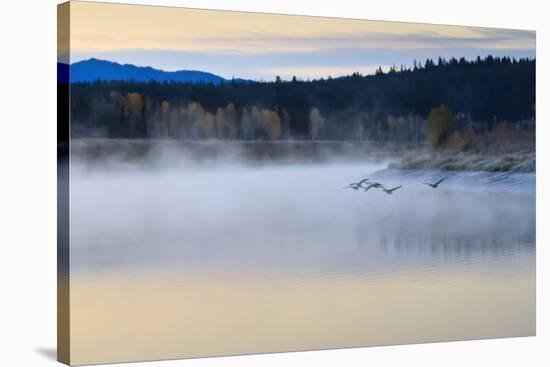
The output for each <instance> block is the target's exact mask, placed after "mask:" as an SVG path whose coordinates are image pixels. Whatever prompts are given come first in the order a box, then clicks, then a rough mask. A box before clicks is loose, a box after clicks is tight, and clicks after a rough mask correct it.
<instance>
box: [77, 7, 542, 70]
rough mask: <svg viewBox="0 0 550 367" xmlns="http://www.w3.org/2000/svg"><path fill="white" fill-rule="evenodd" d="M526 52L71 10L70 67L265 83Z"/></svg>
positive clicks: (512, 46) (404, 33)
mask: <svg viewBox="0 0 550 367" xmlns="http://www.w3.org/2000/svg"><path fill="white" fill-rule="evenodd" d="M534 51H535V33H534V32H532V31H517V30H505V29H488V28H474V27H460V26H442V25H431V24H415V23H398V22H382V21H368V20H355V19H339V18H321V17H309V16H291V15H275V14H260V13H244V12H230V11H215V10H196V9H187V8H172V7H158V6H143V5H123V4H108V3H93V2H81V1H73V2H71V62H75V61H78V60H82V59H86V58H89V57H97V58H102V59H108V60H112V61H117V62H124V63H132V64H136V65H148V66H153V67H156V68H160V69H165V70H175V69H197V70H205V71H210V72H213V73H217V74H220V75H222V76H225V77H230V76H239V77H246V78H255V79H260V78H266V79H270V78H272V77H274V75H279V74H280V75H284V76H285V77H289V76H290V75H296V74H298V76H300V77H304V78H307V77H321V76H328V75H330V74H331V73H332V74H334V73H335V72H337V73H339V74H346V73H350V72H354V71H360V72H363V73H368V72H372V70H374V69H375V68H376V67H378V66H383V67H386V66H388V65H400V64H403V65H411V64H412V62H413V60H415V59H416V60H425V59H426V58H427V57H438V56H443V57H451V56H455V57H460V56H465V57H467V58H473V57H476V56H478V55H480V56H486V55H487V54H488V53H491V54H494V55H508V56H512V57H534ZM293 69H295V70H296V71H293ZM275 73H278V74H275Z"/></svg>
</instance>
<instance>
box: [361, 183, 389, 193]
mask: <svg viewBox="0 0 550 367" xmlns="http://www.w3.org/2000/svg"><path fill="white" fill-rule="evenodd" d="M372 188H381V189H382V190H384V189H385V188H384V186H383V185H382V184H381V183H379V182H373V183H371V184H370V185H368V186H367V187H365V190H364V191H365V192H367V191H369V190H370V189H372Z"/></svg>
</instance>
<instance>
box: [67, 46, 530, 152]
mask: <svg viewBox="0 0 550 367" xmlns="http://www.w3.org/2000/svg"><path fill="white" fill-rule="evenodd" d="M535 63H536V61H535V59H512V58H508V57H492V56H488V57H486V58H480V57H478V58H477V59H475V60H466V59H464V58H460V59H456V58H452V59H449V60H446V59H443V58H439V59H438V60H431V59H428V60H426V61H425V62H423V63H418V62H414V66H412V67H392V68H391V69H390V70H387V71H383V70H382V69H381V68H380V69H378V70H377V72H376V73H375V74H372V75H365V76H364V75H361V74H359V73H354V74H352V75H349V76H345V77H338V78H336V77H335V78H331V77H328V78H325V79H316V80H301V79H299V78H296V77H294V78H292V80H288V81H284V80H281V78H279V77H277V78H276V79H275V80H274V81H270V82H265V81H262V82H248V81H242V80H233V81H228V82H223V83H221V84H204V83H181V82H179V83H177V82H162V83H160V82H155V81H150V82H147V83H144V82H133V81H101V80H98V81H95V82H92V83H88V82H78V83H72V84H71V85H70V88H71V102H70V111H71V135H72V137H73V138H94V137H97V138H105V137H107V138H130V139H144V138H146V139H147V138H148V139H188V140H201V139H231V140H281V139H282V140H286V139H299V140H358V141H407V142H423V141H426V140H427V139H428V140H431V141H432V144H434V145H435V144H439V143H441V139H444V138H445V137H446V136H447V135H449V134H450V132H451V131H450V129H452V130H454V131H457V132H459V133H464V134H479V133H484V132H490V131H492V130H494V129H496V128H497V127H499V126H500V127H502V126H503V124H504V125H506V127H507V128H510V129H515V130H530V129H534V124H535ZM430 116H436V117H434V118H432V119H431V121H429V120H430V119H429V117H430ZM438 116H439V117H438ZM441 116H443V117H444V118H441ZM427 129H431V130H432V131H427ZM434 131H435V132H434ZM434 134H435V135H437V136H436V138H435V139H434V138H433V135H434Z"/></svg>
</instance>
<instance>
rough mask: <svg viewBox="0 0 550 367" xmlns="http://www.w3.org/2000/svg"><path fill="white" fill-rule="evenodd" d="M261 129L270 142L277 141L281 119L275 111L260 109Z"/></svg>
mask: <svg viewBox="0 0 550 367" xmlns="http://www.w3.org/2000/svg"><path fill="white" fill-rule="evenodd" d="M261 116H262V127H263V130H264V131H265V133H266V137H267V138H269V139H270V140H276V139H279V137H280V136H281V119H280V118H279V114H278V113H277V111H273V110H268V109H262V110H261Z"/></svg>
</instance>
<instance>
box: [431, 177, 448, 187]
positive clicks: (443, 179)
mask: <svg viewBox="0 0 550 367" xmlns="http://www.w3.org/2000/svg"><path fill="white" fill-rule="evenodd" d="M446 179H447V177H443V178H442V179H441V180H439V181H437V182H436V183H434V185H436V186H437V185H439V184H440V183H442V182H443V181H445V180H446Z"/></svg>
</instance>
